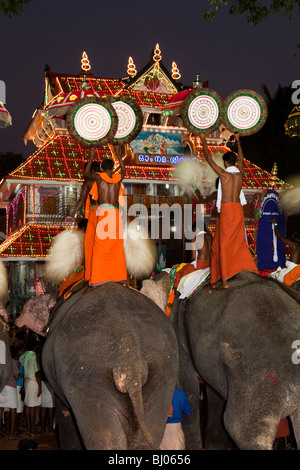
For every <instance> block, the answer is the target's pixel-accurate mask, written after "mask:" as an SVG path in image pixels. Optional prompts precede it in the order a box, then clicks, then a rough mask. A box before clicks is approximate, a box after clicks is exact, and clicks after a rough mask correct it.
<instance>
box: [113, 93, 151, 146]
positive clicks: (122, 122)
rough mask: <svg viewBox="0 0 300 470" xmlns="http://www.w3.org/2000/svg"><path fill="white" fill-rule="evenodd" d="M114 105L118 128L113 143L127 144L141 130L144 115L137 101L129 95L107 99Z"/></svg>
mask: <svg viewBox="0 0 300 470" xmlns="http://www.w3.org/2000/svg"><path fill="white" fill-rule="evenodd" d="M106 101H108V102H109V103H111V105H112V106H113V107H114V109H115V111H116V113H117V116H118V128H117V132H116V133H115V135H114V138H113V139H112V141H111V143H112V144H113V145H117V144H127V143H129V142H131V141H132V140H134V139H135V137H136V136H137V135H138V134H139V133H140V132H141V130H142V127H143V122H144V115H143V112H142V109H141V107H140V106H139V105H138V104H137V102H136V101H135V100H134V99H132V98H129V97H128V96H119V97H117V98H112V97H108V98H107V99H106Z"/></svg>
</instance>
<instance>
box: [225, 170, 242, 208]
mask: <svg viewBox="0 0 300 470" xmlns="http://www.w3.org/2000/svg"><path fill="white" fill-rule="evenodd" d="M220 179H221V184H222V201H223V202H239V201H240V192H241V189H242V185H243V176H242V174H241V173H227V172H224V173H223V174H222V175H220Z"/></svg>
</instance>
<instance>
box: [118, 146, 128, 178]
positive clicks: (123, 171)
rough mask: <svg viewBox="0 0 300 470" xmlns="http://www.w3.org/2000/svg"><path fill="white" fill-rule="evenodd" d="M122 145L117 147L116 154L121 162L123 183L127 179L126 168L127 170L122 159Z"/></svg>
mask: <svg viewBox="0 0 300 470" xmlns="http://www.w3.org/2000/svg"><path fill="white" fill-rule="evenodd" d="M120 147H121V146H120V145H117V146H116V154H117V157H118V160H119V163H120V168H121V181H122V180H123V179H124V178H125V175H126V168H125V165H124V162H123V160H122V157H121V149H120Z"/></svg>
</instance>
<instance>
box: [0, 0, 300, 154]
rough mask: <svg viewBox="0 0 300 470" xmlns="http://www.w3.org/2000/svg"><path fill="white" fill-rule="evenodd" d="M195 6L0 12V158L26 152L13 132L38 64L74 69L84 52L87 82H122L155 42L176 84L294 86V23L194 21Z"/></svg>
mask: <svg viewBox="0 0 300 470" xmlns="http://www.w3.org/2000/svg"><path fill="white" fill-rule="evenodd" d="M207 6H208V3H207V2H206V1H205V0H201V1H200V0H198V1H193V0H192V1H185V2H182V1H178V0H163V1H161V2H138V1H136V0H131V1H130V2H121V1H99V0H86V1H77V0H72V1H64V0H52V1H51V2H48V1H46V0H32V1H31V3H30V4H28V5H27V6H25V8H24V12H23V14H22V15H21V16H19V17H15V18H7V17H5V16H4V15H3V13H0V31H1V67H0V80H3V81H4V82H5V84H6V107H7V109H8V110H9V112H10V113H11V114H12V117H13V125H12V127H10V128H8V129H0V152H9V151H12V152H16V153H22V154H24V155H25V156H29V155H30V154H31V153H33V152H34V151H35V150H36V147H35V146H34V145H33V144H32V143H28V145H27V146H25V144H24V142H23V139H22V135H23V133H24V131H25V129H26V127H27V125H28V124H29V122H30V120H31V116H32V114H33V112H34V110H35V108H36V107H38V106H40V105H41V104H42V100H43V91H44V66H45V65H46V64H49V66H50V67H51V69H52V70H53V71H54V72H61V73H70V74H72V73H74V74H77V73H79V72H80V65H81V64H80V60H81V55H82V52H83V51H86V52H87V54H88V57H89V60H90V62H91V65H92V70H91V72H92V73H93V74H94V75H95V76H103V77H109V78H122V77H125V76H126V69H127V62H128V57H129V56H131V57H132V58H133V60H134V63H135V65H136V68H137V70H138V71H139V70H140V69H141V68H142V67H143V66H144V65H145V64H146V63H147V62H148V59H149V57H150V54H151V52H152V49H154V47H155V45H156V43H159V45H160V49H161V51H162V62H163V64H164V65H165V66H166V67H167V68H168V70H171V64H172V62H173V61H175V62H176V63H177V66H178V68H179V70H180V73H181V75H182V76H181V79H180V81H181V82H182V83H183V84H184V85H187V86H190V85H192V82H193V80H194V78H195V76H196V74H199V75H200V79H201V80H202V81H206V80H208V81H209V86H210V88H212V89H213V90H215V91H217V92H218V93H219V94H220V95H221V96H222V97H223V98H226V96H227V95H228V94H229V93H231V92H233V91H235V90H238V89H241V88H249V89H252V90H255V91H257V92H259V93H262V85H263V84H266V85H267V87H268V89H269V90H270V92H271V94H272V95H273V94H274V93H275V91H276V89H277V87H278V85H279V84H280V85H281V86H289V85H290V84H291V83H292V82H293V81H294V80H300V50H299V52H298V56H296V57H293V56H292V53H293V52H294V51H295V50H296V44H297V43H298V42H299V41H300V33H299V31H300V28H299V23H300V17H295V18H294V19H292V20H289V19H288V18H287V17H285V16H284V15H273V16H271V17H270V18H268V19H267V20H265V21H264V22H263V23H262V24H260V25H258V26H254V25H251V24H248V23H247V21H246V18H245V17H242V16H230V15H229V14H228V12H227V10H224V11H221V12H220V13H219V14H218V15H217V17H216V19H215V20H214V21H213V23H207V22H206V21H205V20H204V12H205V10H206V9H207Z"/></svg>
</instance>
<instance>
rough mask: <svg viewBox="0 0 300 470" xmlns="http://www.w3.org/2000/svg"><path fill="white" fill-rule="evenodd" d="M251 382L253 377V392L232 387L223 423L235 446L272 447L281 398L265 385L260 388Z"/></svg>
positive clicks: (247, 448) (280, 407)
mask: <svg viewBox="0 0 300 470" xmlns="http://www.w3.org/2000/svg"><path fill="white" fill-rule="evenodd" d="M254 384H255V380H254V381H253V387H256V389H255V390H254V391H252V393H251V392H250V393H245V390H243V391H242V390H241V389H240V388H238V387H237V386H235V387H232V390H234V392H231V393H229V396H228V400H227V404H226V408H225V412H224V425H225V428H226V430H227V431H228V433H229V435H230V436H231V438H232V439H233V440H234V442H235V444H236V445H237V447H238V449H240V450H272V449H273V443H274V439H275V436H276V432H277V429H278V425H279V421H280V417H281V410H282V400H281V399H280V395H278V396H277V395H276V391H275V390H269V389H268V386H267V385H265V388H261V389H260V387H259V386H257V385H254ZM235 385H237V384H235ZM230 386H231V384H230ZM251 388H252V387H251ZM243 392H244V393H243Z"/></svg>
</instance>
